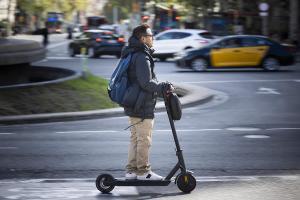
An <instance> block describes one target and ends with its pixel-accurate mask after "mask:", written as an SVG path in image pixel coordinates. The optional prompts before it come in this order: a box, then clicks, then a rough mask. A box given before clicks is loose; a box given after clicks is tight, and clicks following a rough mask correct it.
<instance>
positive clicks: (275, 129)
mask: <svg viewBox="0 0 300 200" xmlns="http://www.w3.org/2000/svg"><path fill="white" fill-rule="evenodd" d="M277 130H300V128H268V129H266V131H277Z"/></svg>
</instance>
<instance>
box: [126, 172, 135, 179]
mask: <svg viewBox="0 0 300 200" xmlns="http://www.w3.org/2000/svg"><path fill="white" fill-rule="evenodd" d="M125 179H128V180H132V179H136V174H135V173H134V172H127V173H126V174H125Z"/></svg>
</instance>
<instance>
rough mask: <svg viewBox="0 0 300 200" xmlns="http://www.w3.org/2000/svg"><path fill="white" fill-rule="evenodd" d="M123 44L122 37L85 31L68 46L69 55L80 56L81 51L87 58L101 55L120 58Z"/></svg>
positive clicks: (109, 33)
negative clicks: (83, 50)
mask: <svg viewBox="0 0 300 200" xmlns="http://www.w3.org/2000/svg"><path fill="white" fill-rule="evenodd" d="M124 44H125V40H124V38H123V37H120V36H118V35H115V34H113V33H112V32H110V31H105V30H86V31H84V32H83V33H82V34H81V35H79V36H77V37H75V39H74V40H73V41H72V42H71V43H70V44H69V55H70V56H72V57H73V56H75V55H77V54H82V53H83V52H82V49H85V53H86V54H87V55H88V56H89V57H99V56H101V55H115V56H117V57H120V56H121V51H122V48H123V46H124Z"/></svg>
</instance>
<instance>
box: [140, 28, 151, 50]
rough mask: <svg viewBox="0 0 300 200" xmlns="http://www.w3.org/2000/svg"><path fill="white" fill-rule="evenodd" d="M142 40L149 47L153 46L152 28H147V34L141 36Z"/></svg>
mask: <svg viewBox="0 0 300 200" xmlns="http://www.w3.org/2000/svg"><path fill="white" fill-rule="evenodd" d="M141 40H142V42H143V43H144V44H146V45H147V46H148V47H149V48H151V47H152V46H153V34H152V31H151V29H150V28H148V29H147V31H146V34H145V35H144V36H142V38H141Z"/></svg>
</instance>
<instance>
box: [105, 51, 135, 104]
mask: <svg viewBox="0 0 300 200" xmlns="http://www.w3.org/2000/svg"><path fill="white" fill-rule="evenodd" d="M131 57H132V54H128V55H127V56H126V57H124V58H121V59H120V61H119V63H118V65H117V67H116V69H115V70H114V72H113V74H112V76H111V78H110V81H109V84H108V88H107V91H108V95H109V97H110V99H111V100H112V101H113V102H116V103H118V104H119V105H121V106H122V103H123V98H124V95H125V93H126V91H127V89H128V87H129V81H128V75H127V69H128V67H129V64H130V60H131Z"/></svg>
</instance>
